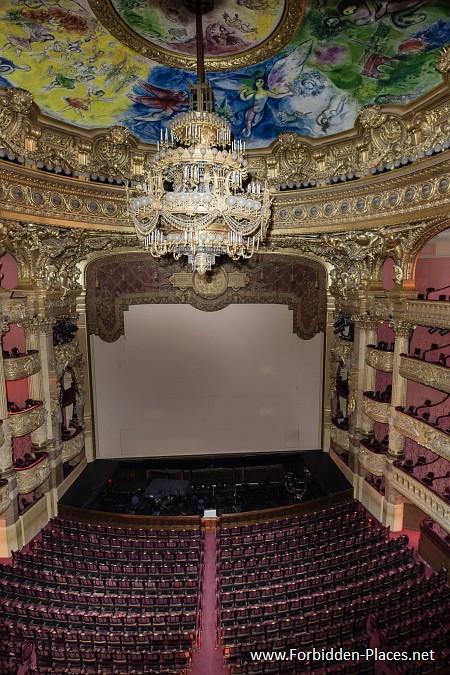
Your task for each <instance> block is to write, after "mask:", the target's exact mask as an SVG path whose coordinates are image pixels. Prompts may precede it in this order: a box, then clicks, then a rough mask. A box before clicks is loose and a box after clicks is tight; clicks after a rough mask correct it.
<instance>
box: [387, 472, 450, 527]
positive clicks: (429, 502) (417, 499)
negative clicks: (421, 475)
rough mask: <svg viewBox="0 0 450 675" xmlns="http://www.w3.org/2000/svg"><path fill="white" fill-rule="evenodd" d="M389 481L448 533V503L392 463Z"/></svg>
mask: <svg viewBox="0 0 450 675" xmlns="http://www.w3.org/2000/svg"><path fill="white" fill-rule="evenodd" d="M392 469H393V470H392V474H391V482H392V485H393V486H394V488H395V489H396V490H397V492H400V493H401V494H402V495H403V496H404V497H406V498H407V499H408V501H410V502H411V503H412V504H415V505H416V506H417V507H418V508H419V509H421V510H422V511H424V513H426V514H427V515H429V516H430V518H433V520H434V521H436V522H437V523H438V524H439V525H440V526H441V527H442V528H444V530H445V531H446V532H449V533H450V503H448V502H446V501H445V500H444V499H443V498H442V497H440V496H439V495H437V494H436V493H435V492H433V491H432V490H430V489H429V488H428V487H427V486H426V485H423V484H422V483H421V482H420V481H418V480H417V479H416V478H414V476H412V475H411V474H409V473H406V471H403V470H402V469H401V468H400V467H399V466H396V465H395V464H394V466H393V468H392Z"/></svg>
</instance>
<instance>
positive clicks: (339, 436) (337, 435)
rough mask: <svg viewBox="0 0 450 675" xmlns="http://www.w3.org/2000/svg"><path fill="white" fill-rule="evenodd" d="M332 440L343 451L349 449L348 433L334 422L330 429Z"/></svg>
mask: <svg viewBox="0 0 450 675" xmlns="http://www.w3.org/2000/svg"><path fill="white" fill-rule="evenodd" d="M330 435H331V440H332V441H333V442H334V443H336V445H338V446H339V447H340V448H342V449H343V450H347V451H348V449H349V437H348V431H346V430H345V429H341V428H340V427H338V426H337V425H336V424H335V423H334V422H333V421H332V423H331V427H330Z"/></svg>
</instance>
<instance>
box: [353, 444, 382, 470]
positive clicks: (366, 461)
mask: <svg viewBox="0 0 450 675" xmlns="http://www.w3.org/2000/svg"><path fill="white" fill-rule="evenodd" d="M359 461H360V463H361V464H362V466H363V467H364V468H365V469H366V470H367V471H370V473H373V474H374V475H375V476H384V472H385V470H386V453H382V452H374V451H373V450H370V449H369V448H367V447H366V446H364V445H360V446H359Z"/></svg>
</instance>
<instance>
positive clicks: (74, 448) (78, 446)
mask: <svg viewBox="0 0 450 675" xmlns="http://www.w3.org/2000/svg"><path fill="white" fill-rule="evenodd" d="M83 448H84V432H83V428H82V427H78V429H77V431H76V432H75V434H74V435H73V436H72V437H71V438H68V439H67V440H65V441H63V448H62V461H63V462H69V461H70V460H71V459H73V458H74V457H76V456H77V455H79V454H80V452H81V451H82V450H83Z"/></svg>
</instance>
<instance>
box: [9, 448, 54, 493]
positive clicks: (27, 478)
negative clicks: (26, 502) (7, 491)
mask: <svg viewBox="0 0 450 675" xmlns="http://www.w3.org/2000/svg"><path fill="white" fill-rule="evenodd" d="M40 455H41V456H40V457H38V459H37V460H36V461H35V462H34V463H33V464H29V465H28V466H25V467H14V471H15V472H16V478H17V486H18V488H19V494H21V495H26V494H28V493H29V492H33V490H36V488H38V487H39V486H40V485H42V483H45V481H46V480H47V478H48V477H49V476H50V460H49V456H48V452H42V453H40Z"/></svg>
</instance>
